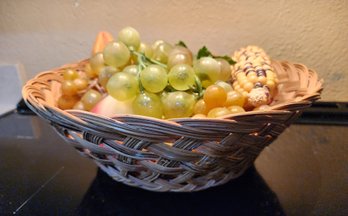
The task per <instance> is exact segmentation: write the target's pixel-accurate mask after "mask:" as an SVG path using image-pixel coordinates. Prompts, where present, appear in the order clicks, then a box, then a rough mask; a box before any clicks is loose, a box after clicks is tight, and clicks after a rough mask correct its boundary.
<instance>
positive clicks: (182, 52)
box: [167, 46, 192, 69]
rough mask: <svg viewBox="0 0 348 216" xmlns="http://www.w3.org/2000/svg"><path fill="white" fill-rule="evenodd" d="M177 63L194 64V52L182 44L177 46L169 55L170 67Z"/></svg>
mask: <svg viewBox="0 0 348 216" xmlns="http://www.w3.org/2000/svg"><path fill="white" fill-rule="evenodd" d="M177 64H188V65H192V53H191V51H190V50H189V49H187V48H185V47H182V46H175V47H174V49H172V50H171V51H170V53H169V55H168V63H167V65H168V68H169V69H170V68H172V67H173V66H174V65H177Z"/></svg>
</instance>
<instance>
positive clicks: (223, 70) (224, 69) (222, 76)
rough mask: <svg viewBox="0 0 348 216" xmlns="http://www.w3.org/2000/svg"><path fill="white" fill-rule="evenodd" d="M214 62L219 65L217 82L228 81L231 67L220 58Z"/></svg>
mask: <svg viewBox="0 0 348 216" xmlns="http://www.w3.org/2000/svg"><path fill="white" fill-rule="evenodd" d="M216 61H217V62H218V64H219V65H220V72H219V76H218V80H221V81H227V80H229V79H230V78H231V72H232V70H231V65H230V64H229V63H228V62H227V61H226V60H225V59H222V58H218V59H216Z"/></svg>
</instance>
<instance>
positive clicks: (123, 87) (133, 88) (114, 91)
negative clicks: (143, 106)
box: [106, 72, 139, 101]
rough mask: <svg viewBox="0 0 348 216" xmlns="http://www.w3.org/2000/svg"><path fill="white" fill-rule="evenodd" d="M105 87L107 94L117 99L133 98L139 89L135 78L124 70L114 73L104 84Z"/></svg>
mask: <svg viewBox="0 0 348 216" xmlns="http://www.w3.org/2000/svg"><path fill="white" fill-rule="evenodd" d="M106 89H107V91H108V93H109V95H111V96H112V97H113V98H115V99H116V100H119V101H125V100H129V99H131V98H134V97H135V95H136V94H137V93H138V91H139V87H138V82H137V80H136V78H135V77H134V76H132V75H130V74H127V73H124V72H119V73H115V74H114V75H113V76H112V77H111V78H110V79H109V81H108V83H107V84H106Z"/></svg>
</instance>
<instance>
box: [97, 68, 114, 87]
mask: <svg viewBox="0 0 348 216" xmlns="http://www.w3.org/2000/svg"><path fill="white" fill-rule="evenodd" d="M117 72H119V70H118V69H117V68H115V67H113V66H106V67H104V68H103V69H101V71H100V73H99V77H98V82H99V84H100V85H101V86H103V87H104V88H106V84H107V83H108V81H109V79H110V77H112V76H113V75H114V74H115V73H117Z"/></svg>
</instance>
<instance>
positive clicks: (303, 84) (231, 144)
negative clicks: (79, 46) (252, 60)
mask: <svg viewBox="0 0 348 216" xmlns="http://www.w3.org/2000/svg"><path fill="white" fill-rule="evenodd" d="M85 63H86V61H81V62H79V63H77V64H70V65H65V66H62V67H60V68H58V69H54V70H51V71H47V72H42V73H40V74H39V75H37V76H36V77H35V78H33V79H32V80H30V81H29V82H28V83H27V84H26V85H25V86H24V88H23V98H24V99H25V101H26V103H27V104H28V106H29V107H30V108H31V109H32V110H33V111H34V112H35V113H37V114H38V115H39V116H41V117H42V118H43V119H45V120H48V121H49V122H50V123H51V125H52V126H53V127H54V128H55V129H56V131H57V132H58V133H59V134H60V135H61V136H62V137H63V138H64V139H65V140H66V141H67V142H69V143H71V144H72V145H73V146H74V147H75V148H76V149H77V150H78V151H79V152H80V153H81V154H83V155H85V156H87V157H90V158H92V159H93V160H94V161H95V163H96V164H97V165H98V166H99V167H100V168H101V169H102V170H104V171H105V172H106V173H107V174H108V175H109V176H111V177H112V178H113V179H115V180H117V181H119V182H123V183H125V184H127V185H131V186H136V187H141V188H143V189H147V190H152V191H178V192H180V191H181V192H189V191H198V190H203V189H206V188H209V187H212V186H216V185H220V184H223V183H226V182H227V181H229V180H231V179H234V178H236V177H238V176H240V175H241V174H243V172H244V171H245V170H246V169H247V168H248V167H250V166H251V165H252V164H253V162H254V161H255V159H256V157H257V156H258V155H259V154H260V152H261V151H262V150H263V149H264V148H265V147H266V146H267V145H269V144H270V143H271V142H272V141H273V140H274V139H276V138H277V136H278V135H279V134H281V133H282V132H283V131H284V129H285V128H287V127H288V126H289V125H290V124H291V123H292V122H293V121H294V120H295V119H296V118H297V117H298V116H299V115H300V114H301V111H302V110H303V109H305V108H307V107H309V106H310V105H311V104H312V102H313V101H315V100H317V99H319V97H320V92H321V90H322V81H321V80H320V81H319V80H318V77H317V74H316V73H315V72H314V71H312V70H310V69H308V68H307V67H305V66H304V65H301V64H293V63H289V62H285V61H283V62H278V61H273V62H272V65H273V67H274V68H275V72H276V73H277V75H278V78H279V80H280V81H279V82H280V84H279V86H278V94H277V95H276V97H275V98H274V101H273V103H272V105H271V108H270V110H267V111H252V112H247V113H243V114H234V115H229V116H225V117H223V118H216V119H191V118H182V119H173V120H160V119H154V118H149V117H143V116H136V115H116V116H114V117H113V118H107V117H103V116H100V115H96V114H93V113H90V112H85V111H78V110H65V111H63V110H60V109H58V108H57V107H56V101H57V98H58V96H59V85H60V83H61V82H62V80H63V79H62V72H63V71H64V69H65V68H76V69H78V68H83V66H84V64H85Z"/></svg>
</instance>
